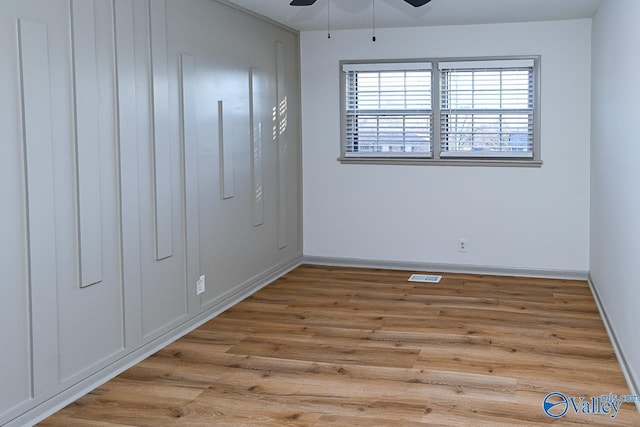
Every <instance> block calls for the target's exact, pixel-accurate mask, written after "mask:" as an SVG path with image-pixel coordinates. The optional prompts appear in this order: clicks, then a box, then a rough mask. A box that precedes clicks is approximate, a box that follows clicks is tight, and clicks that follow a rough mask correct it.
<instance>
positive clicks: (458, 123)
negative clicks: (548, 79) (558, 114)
mask: <svg viewBox="0 0 640 427" xmlns="http://www.w3.org/2000/svg"><path fill="white" fill-rule="evenodd" d="M533 67H534V62H533V60H502V61H500V60H498V61H458V62H441V63H439V65H438V68H439V72H440V156H441V157H497V158H523V157H524V158H533V157H534V144H533V138H534V135H533V131H534V86H533V85H534V82H533V71H534V70H533Z"/></svg>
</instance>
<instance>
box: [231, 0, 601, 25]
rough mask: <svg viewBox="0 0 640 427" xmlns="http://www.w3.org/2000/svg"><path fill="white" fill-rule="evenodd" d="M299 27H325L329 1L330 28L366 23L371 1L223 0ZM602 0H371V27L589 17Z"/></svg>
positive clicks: (369, 19)
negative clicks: (416, 3)
mask: <svg viewBox="0 0 640 427" xmlns="http://www.w3.org/2000/svg"><path fill="white" fill-rule="evenodd" d="M226 1H228V2H231V3H235V4H237V5H239V6H241V7H243V8H245V9H249V10H251V11H253V12H256V13H258V14H260V15H263V16H266V17H267V18H270V19H272V20H274V21H277V22H280V23H282V24H284V25H286V26H289V27H291V28H295V29H297V30H300V31H307V30H326V29H327V10H328V9H327V8H328V3H329V2H330V9H329V11H330V17H331V28H332V29H336V30H337V29H356V28H371V25H372V17H373V7H372V3H373V1H374V0H317V1H316V3H315V4H314V5H312V6H305V7H300V6H297V7H296V6H289V2H290V0H226ZM600 3H601V0H432V1H431V3H429V4H427V5H425V6H422V7H419V8H415V7H413V6H411V5H409V4H407V3H405V2H404V1H403V0H375V15H376V27H378V28H385V27H387V28H390V27H417V26H433V25H464V24H489V23H502V22H527V21H554V20H560V19H577V18H590V17H592V16H593V14H594V13H595V12H596V10H597V9H598V7H599V6H600Z"/></svg>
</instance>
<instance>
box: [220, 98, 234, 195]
mask: <svg viewBox="0 0 640 427" xmlns="http://www.w3.org/2000/svg"><path fill="white" fill-rule="evenodd" d="M228 114H229V113H228V112H227V115H228ZM224 116H225V114H224V103H223V101H218V144H219V147H218V149H219V151H220V193H221V196H222V198H223V199H230V198H232V197H233V196H234V195H235V189H234V182H233V181H234V171H233V138H232V137H231V132H232V130H233V127H232V126H231V125H232V124H233V121H232V120H231V118H229V117H227V123H228V124H229V126H225V124H224V123H225V120H224ZM225 129H226V130H225Z"/></svg>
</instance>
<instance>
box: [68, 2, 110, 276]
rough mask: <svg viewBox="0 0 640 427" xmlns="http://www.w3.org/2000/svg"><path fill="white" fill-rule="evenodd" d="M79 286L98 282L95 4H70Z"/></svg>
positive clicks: (99, 233) (99, 223) (99, 209)
mask: <svg viewBox="0 0 640 427" xmlns="http://www.w3.org/2000/svg"><path fill="white" fill-rule="evenodd" d="M70 11H71V45H72V55H73V76H74V78H73V92H74V104H73V108H74V111H73V113H74V114H73V117H74V122H75V148H76V179H77V200H78V238H79V241H80V242H79V243H80V244H79V258H80V286H81V287H86V286H89V285H93V284H96V283H98V282H101V281H102V268H103V265H102V262H103V261H102V217H101V215H102V214H101V212H102V207H101V205H102V200H101V199H102V196H101V194H102V193H101V183H100V132H99V127H98V126H99V124H98V77H97V63H96V34H95V4H94V1H93V0H72V2H71V9H70Z"/></svg>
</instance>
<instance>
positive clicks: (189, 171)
mask: <svg viewBox="0 0 640 427" xmlns="http://www.w3.org/2000/svg"><path fill="white" fill-rule="evenodd" d="M195 78H196V58H195V57H193V56H191V55H184V54H183V55H180V89H181V98H182V99H181V101H182V105H181V106H182V109H181V116H182V117H181V119H182V150H183V159H184V194H185V201H184V202H185V217H186V221H185V227H186V229H185V236H186V242H187V246H186V252H187V253H186V259H187V272H186V273H187V287H186V291H187V304H188V307H187V308H188V311H190V312H195V311H197V310H198V309H199V300H200V298H199V297H197V296H196V293H195V292H194V291H195V289H194V286H195V284H196V281H197V280H198V277H199V276H200V214H199V211H200V209H199V202H198V197H199V186H198V123H197V119H196V84H195Z"/></svg>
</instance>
